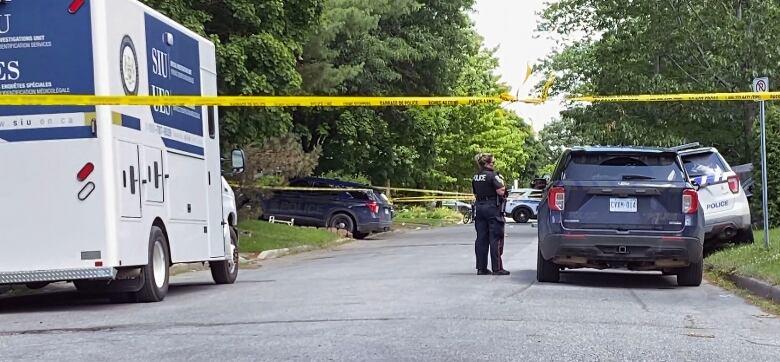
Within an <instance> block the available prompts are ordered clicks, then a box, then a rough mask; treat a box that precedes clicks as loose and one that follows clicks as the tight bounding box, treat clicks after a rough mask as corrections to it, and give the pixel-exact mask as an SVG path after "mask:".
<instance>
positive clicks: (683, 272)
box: [677, 254, 704, 287]
mask: <svg viewBox="0 0 780 362" xmlns="http://www.w3.org/2000/svg"><path fill="white" fill-rule="evenodd" d="M703 274H704V258H703V256H702V255H701V254H699V255H698V256H697V257H695V258H694V259H693V260H691V264H690V265H688V266H687V267H685V268H682V269H680V270H679V271H678V272H677V285H679V286H681V287H698V286H699V285H701V280H702V277H703Z"/></svg>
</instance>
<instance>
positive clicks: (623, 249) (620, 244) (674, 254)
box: [539, 234, 703, 270]
mask: <svg viewBox="0 0 780 362" xmlns="http://www.w3.org/2000/svg"><path fill="white" fill-rule="evenodd" d="M539 248H540V251H541V253H542V256H543V257H544V259H546V260H552V261H553V262H554V263H556V264H559V265H563V266H568V267H596V268H602V267H603V268H607V267H613V266H616V265H618V264H624V265H628V266H632V265H633V267H635V268H640V267H641V268H643V269H647V270H658V269H664V268H679V267H685V266H687V265H688V264H690V262H691V261H692V260H693V261H697V260H698V259H700V258H701V255H702V249H703V247H702V242H701V240H699V239H698V238H695V237H676V236H675V237H664V236H657V235H654V236H639V235H631V236H628V235H587V234H586V235H582V234H577V235H571V234H550V235H548V236H547V237H546V238H545V239H544V240H543V241H541V242H540V243H539Z"/></svg>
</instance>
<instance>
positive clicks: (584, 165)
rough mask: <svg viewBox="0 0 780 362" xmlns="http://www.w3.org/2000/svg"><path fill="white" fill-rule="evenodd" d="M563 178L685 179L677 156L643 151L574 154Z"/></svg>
mask: <svg viewBox="0 0 780 362" xmlns="http://www.w3.org/2000/svg"><path fill="white" fill-rule="evenodd" d="M561 178H562V179H563V180H574V181H627V180H659V181H684V180H685V177H684V174H683V172H682V169H681V168H680V166H679V164H678V163H677V157H676V156H674V155H671V154H642V153H638V154H631V153H625V154H614V153H612V154H608V153H573V154H572V155H571V161H570V162H569V164H568V165H567V166H566V169H565V170H564V171H563V174H562V175H561Z"/></svg>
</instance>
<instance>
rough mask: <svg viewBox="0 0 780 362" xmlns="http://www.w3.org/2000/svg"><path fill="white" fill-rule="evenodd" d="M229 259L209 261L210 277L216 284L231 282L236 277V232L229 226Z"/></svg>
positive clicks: (233, 281) (234, 280)
mask: <svg viewBox="0 0 780 362" xmlns="http://www.w3.org/2000/svg"><path fill="white" fill-rule="evenodd" d="M230 254H231V255H232V257H231V258H230V260H220V261H211V262H209V267H210V268H211V277H212V278H214V282H215V283H217V284H233V283H235V282H236V278H237V277H238V262H239V260H238V234H237V233H236V230H235V229H233V228H232V227H231V228H230Z"/></svg>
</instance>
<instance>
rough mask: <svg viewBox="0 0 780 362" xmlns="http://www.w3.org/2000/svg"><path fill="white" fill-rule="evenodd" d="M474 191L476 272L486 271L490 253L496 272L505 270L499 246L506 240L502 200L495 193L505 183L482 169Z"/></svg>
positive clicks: (475, 178)
mask: <svg viewBox="0 0 780 362" xmlns="http://www.w3.org/2000/svg"><path fill="white" fill-rule="evenodd" d="M471 187H472V189H473V191H474V196H475V198H476V203H475V205H474V209H475V214H476V215H475V218H474V224H475V228H476V229H477V241H476V243H475V245H474V252H475V253H476V254H477V271H485V270H487V259H488V250H489V252H490V266H491V269H492V270H493V272H494V273H495V272H497V271H499V270H504V265H503V263H502V261H501V251H500V250H499V243H500V241H501V240H502V239H503V237H504V227H503V221H504V220H503V218H502V217H501V210H500V209H499V208H500V207H501V204H502V201H503V200H502V198H501V197H500V196H499V195H498V193H496V190H498V189H500V188H503V187H504V182H503V180H502V179H501V178H500V177H499V176H497V175H496V173H495V172H494V171H491V170H488V169H486V168H482V169H481V170H480V171H479V173H477V174H476V175H474V178H473V179H472V181H471Z"/></svg>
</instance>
